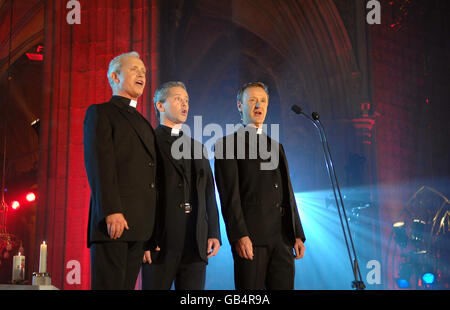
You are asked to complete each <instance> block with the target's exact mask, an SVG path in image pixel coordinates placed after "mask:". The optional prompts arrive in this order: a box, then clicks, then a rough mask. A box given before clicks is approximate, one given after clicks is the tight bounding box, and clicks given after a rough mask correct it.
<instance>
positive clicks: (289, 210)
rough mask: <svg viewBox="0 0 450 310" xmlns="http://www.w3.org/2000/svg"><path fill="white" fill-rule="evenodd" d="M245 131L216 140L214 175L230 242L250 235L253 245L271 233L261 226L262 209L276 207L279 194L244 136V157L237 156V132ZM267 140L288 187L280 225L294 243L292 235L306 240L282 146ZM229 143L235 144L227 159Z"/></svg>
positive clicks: (269, 236) (265, 238) (264, 241)
mask: <svg viewBox="0 0 450 310" xmlns="http://www.w3.org/2000/svg"><path fill="white" fill-rule="evenodd" d="M246 130H248V129H244V128H240V129H239V130H238V131H236V132H235V133H234V134H232V135H229V136H226V137H224V138H221V139H219V140H218V141H217V143H216V146H215V152H216V159H215V177H216V182H217V189H218V191H219V195H220V201H221V207H222V215H223V218H224V221H225V225H226V229H227V234H228V239H229V241H230V244H233V243H234V242H236V241H237V240H238V239H239V238H242V237H244V236H249V237H250V239H251V240H252V243H253V244H254V245H264V244H266V243H267V242H268V240H269V238H271V237H272V236H271V235H270V233H269V232H268V231H267V229H266V227H265V225H264V221H263V219H264V218H263V215H262V210H263V209H265V210H269V208H275V206H276V204H277V203H279V202H278V200H277V199H279V196H278V195H277V193H276V191H275V189H276V187H278V184H274V182H271V180H270V179H268V177H267V176H268V174H264V173H263V172H262V171H261V170H260V167H261V163H262V162H263V160H262V159H261V158H260V157H259V156H258V157H257V158H255V159H251V158H249V156H248V155H249V150H250V149H252V148H254V149H255V150H256V146H255V145H252V144H251V143H249V141H248V139H245V151H246V157H245V158H242V159H238V156H237V152H238V142H237V141H238V138H237V136H238V133H240V134H243V132H245V131H246ZM255 132H256V131H255ZM263 134H264V133H263ZM264 135H265V134H264ZM230 139H234V142H233V143H230V142H232V141H230ZM269 139H270V141H269V143H270V145H271V147H278V149H279V165H280V172H281V175H282V177H283V178H284V181H283V183H284V184H285V186H287V188H285V191H284V192H285V195H284V196H285V197H284V204H285V205H284V207H285V208H286V212H285V216H284V217H283V221H282V225H283V226H284V227H283V229H284V232H286V233H287V236H288V238H289V241H290V242H292V245H293V244H294V242H295V238H300V239H302V240H303V241H305V235H304V233H303V228H302V225H301V222H300V218H299V215H298V210H297V204H296V201H295V197H294V191H293V189H292V185H291V180H290V176H289V168H288V164H287V160H286V155H285V153H284V149H283V146H282V145H281V144H279V143H278V142H277V141H275V140H273V139H271V138H269ZM227 141H228V142H227ZM228 143H230V144H228ZM231 145H234V150H233V151H232V153H233V158H232V159H227V158H226V157H225V155H226V150H227V146H228V148H230V146H231ZM221 154H223V158H218V156H220V155H221ZM266 162H267V161H266ZM286 196H287V197H286ZM272 210H273V209H272Z"/></svg>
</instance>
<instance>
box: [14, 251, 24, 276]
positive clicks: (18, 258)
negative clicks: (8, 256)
mask: <svg viewBox="0 0 450 310" xmlns="http://www.w3.org/2000/svg"><path fill="white" fill-rule="evenodd" d="M12 280H13V282H15V281H23V280H25V256H24V255H22V254H21V253H20V252H19V255H15V256H14V257H13V270H12Z"/></svg>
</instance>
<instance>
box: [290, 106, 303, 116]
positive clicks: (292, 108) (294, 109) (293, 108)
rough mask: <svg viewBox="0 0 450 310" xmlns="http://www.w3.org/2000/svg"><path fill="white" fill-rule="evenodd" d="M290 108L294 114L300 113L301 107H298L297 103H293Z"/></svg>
mask: <svg viewBox="0 0 450 310" xmlns="http://www.w3.org/2000/svg"><path fill="white" fill-rule="evenodd" d="M291 110H292V111H294V113H295V114H302V108H300V107H299V106H298V105H295V104H294V105H293V106H292V107H291Z"/></svg>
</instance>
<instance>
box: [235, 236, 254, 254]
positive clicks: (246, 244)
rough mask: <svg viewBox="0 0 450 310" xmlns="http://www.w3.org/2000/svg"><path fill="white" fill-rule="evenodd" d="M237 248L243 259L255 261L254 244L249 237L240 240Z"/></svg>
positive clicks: (236, 245) (237, 242)
mask: <svg viewBox="0 0 450 310" xmlns="http://www.w3.org/2000/svg"><path fill="white" fill-rule="evenodd" d="M235 248H236V251H237V253H238V255H239V256H240V257H241V258H245V259H249V260H253V244H252V241H251V240H250V237H249V236H245V237H242V238H240V239H238V241H236V244H235Z"/></svg>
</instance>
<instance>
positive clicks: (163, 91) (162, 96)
mask: <svg viewBox="0 0 450 310" xmlns="http://www.w3.org/2000/svg"><path fill="white" fill-rule="evenodd" d="M172 87H181V88H183V89H184V90H185V91H187V89H186V85H184V83H183V82H178V81H171V82H166V83H164V84H162V85H161V86H160V87H159V88H158V89H157V90H155V95H154V96H153V103H154V105H155V111H156V116H157V117H158V120H161V119H160V118H159V115H160V113H159V110H158V107H157V106H156V104H157V103H158V102H163V103H164V102H165V101H166V99H167V96H169V90H170V89H171V88H172Z"/></svg>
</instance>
